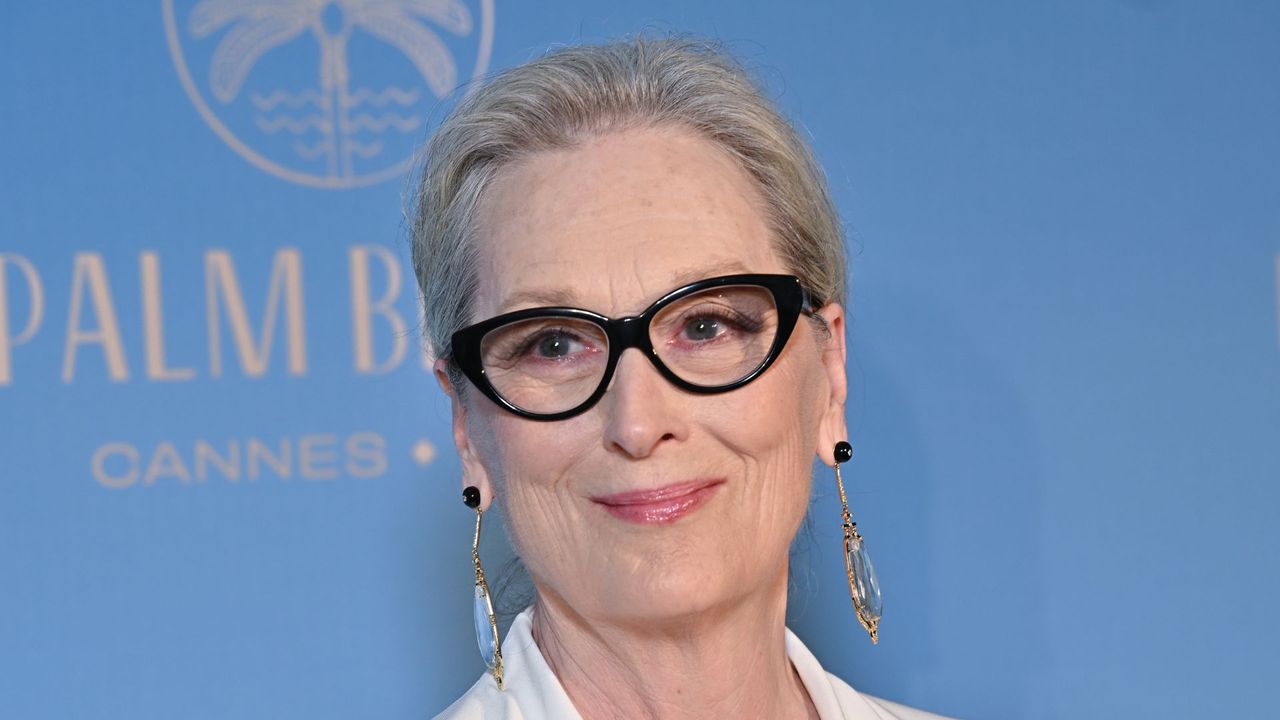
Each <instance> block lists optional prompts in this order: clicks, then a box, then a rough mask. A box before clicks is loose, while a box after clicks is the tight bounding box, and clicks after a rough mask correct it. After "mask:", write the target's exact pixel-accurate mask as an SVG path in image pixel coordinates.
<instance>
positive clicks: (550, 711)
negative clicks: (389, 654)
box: [435, 608, 948, 720]
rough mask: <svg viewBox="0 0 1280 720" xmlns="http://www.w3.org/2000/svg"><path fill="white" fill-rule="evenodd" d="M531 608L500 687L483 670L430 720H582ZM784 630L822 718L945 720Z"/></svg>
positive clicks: (509, 640)
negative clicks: (858, 679)
mask: <svg viewBox="0 0 1280 720" xmlns="http://www.w3.org/2000/svg"><path fill="white" fill-rule="evenodd" d="M531 612H532V608H526V609H525V610H524V612H522V613H520V614H519V615H517V616H516V619H515V621H514V622H512V623H511V629H510V630H508V631H507V637H506V638H505V639H504V640H503V641H502V679H503V681H504V685H505V686H506V687H505V689H504V690H499V689H498V684H497V683H496V682H494V680H493V676H492V675H491V674H489V673H487V672H486V673H485V674H484V675H482V676H481V677H480V679H479V680H477V681H476V684H475V685H472V686H471V689H470V690H468V691H467V692H466V694H464V695H463V696H462V697H460V698H458V700H457V702H455V703H453V704H452V705H450V706H449V707H448V708H447V709H446V710H445V711H444V712H442V713H440V714H439V715H437V716H436V718H435V720H582V716H581V715H579V714H578V711H577V710H576V709H575V708H574V707H573V703H572V702H570V701H569V695H568V694H567V693H565V691H564V687H562V686H561V685H560V681H559V680H558V679H557V678H556V676H555V673H553V672H552V671H551V667H550V666H549V665H547V661H546V660H545V659H544V658H543V657H542V651H541V650H539V649H538V645H537V643H535V642H534V641H533V623H532V621H531V619H530V615H531ZM786 633H787V636H786V637H787V639H786V646H787V657H789V658H790V659H791V664H792V665H793V666H794V667H795V669H796V673H797V674H798V675H799V676H800V681H801V682H802V683H804V687H805V689H806V690H808V691H809V698H810V699H811V700H813V704H814V707H816V708H817V709H818V717H820V718H822V720H948V719H947V718H944V717H942V716H941V715H934V714H932V713H927V712H924V711H923V710H916V709H914V708H909V707H906V706H905V705H899V704H897V703H892V702H889V701H888V700H881V699H880V698H876V697H872V696H870V695H864V694H862V693H859V692H858V691H856V690H854V689H853V688H851V687H849V686H848V685H847V684H846V683H845V682H844V681H843V680H841V679H840V678H838V677H836V676H835V675H832V674H831V673H829V672H826V671H825V670H823V669H822V665H820V664H819V663H818V659H817V658H815V657H814V656H813V653H811V652H809V648H807V647H805V645H804V643H802V642H800V638H798V637H796V636H795V634H794V633H792V632H791V630H790V629H789V628H788V629H787V631H786Z"/></svg>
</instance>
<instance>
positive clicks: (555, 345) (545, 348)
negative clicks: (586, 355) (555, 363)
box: [533, 333, 582, 359]
mask: <svg viewBox="0 0 1280 720" xmlns="http://www.w3.org/2000/svg"><path fill="white" fill-rule="evenodd" d="M533 349H534V351H535V352H537V354H538V356H539V357H544V358H553V359H554V358H562V357H566V356H568V355H569V354H570V353H573V352H578V351H580V350H582V343H580V342H576V341H574V339H573V338H572V337H571V336H569V335H565V334H563V333H551V334H547V335H543V336H542V337H541V338H539V339H538V340H537V341H536V342H535V343H534V345H533Z"/></svg>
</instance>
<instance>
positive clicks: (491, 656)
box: [472, 583, 498, 670]
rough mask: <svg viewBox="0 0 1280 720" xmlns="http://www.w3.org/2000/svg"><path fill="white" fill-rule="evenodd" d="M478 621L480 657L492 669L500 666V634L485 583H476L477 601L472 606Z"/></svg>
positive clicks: (477, 638) (477, 633)
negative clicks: (497, 630)
mask: <svg viewBox="0 0 1280 720" xmlns="http://www.w3.org/2000/svg"><path fill="white" fill-rule="evenodd" d="M472 611H473V613H474V614H475V621H476V644H477V645H479V646H480V657H482V658H484V664H485V666H486V667H488V668H489V669H490V670H493V669H494V668H496V667H497V666H498V634H497V633H496V632H494V628H493V626H494V624H495V623H494V616H493V603H492V602H491V601H490V600H489V591H488V588H486V587H485V585H482V584H480V583H476V597H475V603H474V605H473V607H472Z"/></svg>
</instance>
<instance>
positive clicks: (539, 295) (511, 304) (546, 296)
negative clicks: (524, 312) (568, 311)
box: [498, 288, 577, 315]
mask: <svg viewBox="0 0 1280 720" xmlns="http://www.w3.org/2000/svg"><path fill="white" fill-rule="evenodd" d="M576 297H577V296H576V295H575V294H574V292H573V291H572V290H566V289H564V288H529V289H526V290H517V291H515V292H513V293H511V294H510V295H508V296H507V297H506V299H505V300H503V301H502V304H501V305H499V306H498V314H499V315H501V314H503V313H506V312H511V311H512V310H515V309H516V308H517V307H518V306H520V305H528V306H530V307H539V306H543V305H555V306H569V307H574V306H576V305H575V298H576Z"/></svg>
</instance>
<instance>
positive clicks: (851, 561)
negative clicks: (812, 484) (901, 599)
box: [832, 440, 884, 644]
mask: <svg viewBox="0 0 1280 720" xmlns="http://www.w3.org/2000/svg"><path fill="white" fill-rule="evenodd" d="M832 456H833V457H834V458H835V461H836V462H835V465H834V468H835V471H836V487H837V488H839V489H840V509H841V512H842V516H841V517H842V519H843V522H842V523H841V525H840V528H841V530H842V532H843V534H844V569H845V573H846V574H847V575H848V576H849V596H850V597H851V598H852V599H853V609H854V612H856V613H857V615H858V622H860V623H862V627H864V628H866V631H867V634H868V635H870V636H871V642H872V644H875V643H877V642H879V628H880V615H881V613H882V612H883V610H884V601H883V599H882V598H881V596H880V582H879V581H878V580H877V579H876V571H875V568H874V567H872V565H871V556H870V555H869V554H868V553H867V545H866V543H865V542H864V541H863V539H862V536H861V535H859V534H858V524H857V523H855V522H854V521H853V516H852V515H850V514H849V502H848V500H847V499H846V498H845V494H844V480H843V479H842V478H841V477H840V466H841V465H842V464H844V463H846V462H849V460H851V459H853V446H852V445H850V444H849V443H847V442H845V441H844V440H841V441H840V442H838V443H836V446H835V449H834V450H833V451H832Z"/></svg>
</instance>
